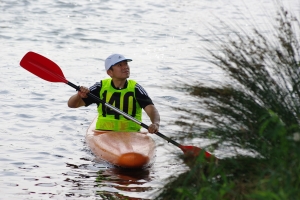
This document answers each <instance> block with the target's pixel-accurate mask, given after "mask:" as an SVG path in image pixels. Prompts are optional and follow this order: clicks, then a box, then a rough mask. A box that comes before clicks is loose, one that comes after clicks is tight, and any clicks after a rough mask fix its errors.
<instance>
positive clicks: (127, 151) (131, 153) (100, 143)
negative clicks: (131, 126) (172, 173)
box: [86, 118, 155, 168]
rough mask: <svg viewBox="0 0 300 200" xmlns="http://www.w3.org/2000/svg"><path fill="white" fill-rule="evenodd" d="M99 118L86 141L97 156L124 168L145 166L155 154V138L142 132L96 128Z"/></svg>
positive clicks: (90, 129)
mask: <svg viewBox="0 0 300 200" xmlns="http://www.w3.org/2000/svg"><path fill="white" fill-rule="evenodd" d="M96 121H97V118H95V119H94V120H93V122H92V123H91V125H90V127H89V128H88V130H87V133H86V143H87V145H88V146H89V147H90V149H91V150H92V152H93V153H94V154H95V156H96V157H97V158H100V159H102V160H104V161H107V162H109V163H111V164H113V165H116V166H119V167H123V168H143V167H146V166H148V165H149V164H151V162H152V160H153V158H154V154H155V142H154V140H153V139H152V138H151V137H150V136H148V135H146V134H144V133H140V132H114V131H98V130H95V127H96Z"/></svg>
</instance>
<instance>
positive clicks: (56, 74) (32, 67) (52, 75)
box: [20, 52, 68, 83]
mask: <svg viewBox="0 0 300 200" xmlns="http://www.w3.org/2000/svg"><path fill="white" fill-rule="evenodd" d="M20 65H21V66H22V67H23V68H24V69H26V70H28V71H29V72H31V73H33V74H35V75H37V76H38V77H40V78H42V79H44V80H46V81H50V82H62V83H67V82H68V81H67V80H66V79H65V76H64V74H63V72H62V71H61V69H60V67H59V66H58V65H57V64H56V63H54V62H53V61H51V60H49V59H48V58H46V57H44V56H42V55H40V54H37V53H35V52H28V53H27V54H25V56H24V57H23V58H22V60H21V61H20Z"/></svg>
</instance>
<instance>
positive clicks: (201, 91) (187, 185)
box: [158, 8, 300, 199]
mask: <svg viewBox="0 0 300 200" xmlns="http://www.w3.org/2000/svg"><path fill="white" fill-rule="evenodd" d="M276 21H277V22H278V23H277V26H275V29H274V30H275V31H274V35H273V36H274V37H273V36H272V37H270V35H264V34H263V33H260V32H259V31H258V30H254V35H253V36H249V35H242V34H240V33H238V32H234V33H235V35H234V37H230V38H228V41H227V42H226V43H220V42H219V43H218V42H212V45H214V47H217V48H218V49H220V50H221V52H222V54H219V53H215V51H210V50H209V53H210V55H211V58H212V59H211V62H212V64H214V65H215V66H217V67H219V68H220V69H222V70H223V71H224V72H225V74H226V75H227V76H228V77H229V78H230V79H231V80H232V81H231V84H227V85H220V86H216V87H207V86H204V85H186V86H185V87H184V88H183V89H185V90H186V91H189V93H190V95H192V96H195V97H197V98H198V99H199V105H205V108H206V109H207V111H208V112H207V113H206V114H203V113H199V112H197V111H192V110H189V109H178V110H180V111H181V112H183V113H188V115H184V114H183V117H182V118H181V119H180V120H178V121H177V123H178V124H180V125H181V126H183V127H184V128H185V129H186V128H189V130H191V131H195V130H201V131H200V132H201V134H198V135H196V137H201V138H211V139H214V140H215V141H216V142H215V147H218V146H220V145H221V146H223V147H224V146H226V145H228V146H230V147H235V148H239V149H245V150H247V151H248V152H253V153H255V155H256V156H254V157H253V156H247V155H236V156H235V157H230V158H225V159H222V160H221V161H220V162H219V164H218V165H215V164H214V163H205V162H204V159H203V158H202V157H201V156H199V157H198V159H197V160H196V161H194V162H193V163H192V164H191V163H190V167H191V170H190V171H188V172H186V173H184V174H182V175H181V176H179V177H178V178H177V179H176V180H174V181H172V182H170V183H169V184H168V185H167V186H166V188H165V190H164V191H163V192H162V193H161V195H160V196H159V197H158V199H297V198H300V23H299V20H298V19H297V18H295V17H293V16H292V15H290V13H289V12H287V11H286V10H285V9H283V8H281V9H279V11H278V15H277V17H276ZM186 116H190V119H196V120H194V121H193V122H189V120H186V119H189V118H187V117H186ZM203 123H206V124H209V125H210V126H207V128H203ZM248 155H250V154H248Z"/></svg>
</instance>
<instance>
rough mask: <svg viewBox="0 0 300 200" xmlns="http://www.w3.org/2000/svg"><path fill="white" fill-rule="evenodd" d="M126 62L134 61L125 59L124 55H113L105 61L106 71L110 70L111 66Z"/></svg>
mask: <svg viewBox="0 0 300 200" xmlns="http://www.w3.org/2000/svg"><path fill="white" fill-rule="evenodd" d="M124 60H127V61H129V62H130V61H132V60H131V59H128V58H125V57H124V56H123V55H121V54H112V55H110V56H108V58H106V60H105V70H106V71H107V70H109V68H111V66H114V65H115V64H117V63H119V62H122V61H124Z"/></svg>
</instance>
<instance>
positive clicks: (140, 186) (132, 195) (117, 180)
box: [65, 162, 153, 200]
mask: <svg viewBox="0 0 300 200" xmlns="http://www.w3.org/2000/svg"><path fill="white" fill-rule="evenodd" d="M67 167H70V168H72V169H76V171H77V172H76V173H79V174H77V176H75V178H74V179H71V178H67V179H65V181H66V182H69V183H70V182H71V183H73V193H68V194H66V196H69V197H71V196H73V197H74V196H78V195H77V194H78V192H80V191H82V190H83V191H86V190H87V188H90V189H91V190H94V195H92V194H88V195H87V196H85V197H99V198H102V199H133V200H138V199H148V197H147V196H149V195H148V194H150V193H151V191H153V187H152V186H151V185H149V182H150V181H151V180H152V178H151V176H150V174H151V173H150V171H151V168H152V167H151V166H150V167H148V168H144V169H123V168H118V167H115V166H111V165H109V164H107V163H101V162H99V163H96V164H95V163H94V164H93V165H89V164H87V165H79V166H77V165H74V164H71V163H67ZM80 169H82V170H81V171H78V170H80ZM92 169H94V170H95V171H93V170H92ZM86 170H88V173H85V172H86ZM70 173H74V171H72V172H70ZM66 175H67V174H66ZM69 175H70V174H68V176H69ZM76 188H77V189H76ZM141 193H144V194H145V195H144V197H142V198H141V196H142V195H141ZM82 195H84V194H80V196H82Z"/></svg>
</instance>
